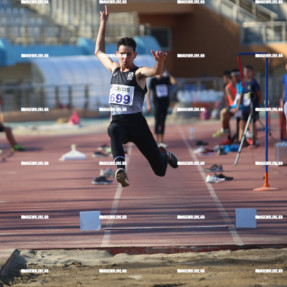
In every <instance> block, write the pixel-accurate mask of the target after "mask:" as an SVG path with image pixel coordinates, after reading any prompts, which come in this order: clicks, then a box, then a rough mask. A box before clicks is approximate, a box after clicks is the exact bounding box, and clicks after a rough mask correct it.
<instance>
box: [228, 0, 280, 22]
mask: <svg viewBox="0 0 287 287" xmlns="http://www.w3.org/2000/svg"><path fill="white" fill-rule="evenodd" d="M229 1H230V2H233V3H234V4H235V5H237V6H238V7H241V8H243V9H244V10H247V11H248V12H249V13H251V14H252V15H254V16H255V17H256V19H257V20H259V21H274V20H276V19H278V15H277V14H276V13H275V12H273V11H271V10H269V9H267V8H265V7H264V6H262V5H259V4H256V3H255V1H251V0H229Z"/></svg>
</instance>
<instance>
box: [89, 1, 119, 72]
mask: <svg viewBox="0 0 287 287" xmlns="http://www.w3.org/2000/svg"><path fill="white" fill-rule="evenodd" d="M100 14H101V24H100V28H99V32H98V36H97V40H96V48H95V55H96V56H97V57H98V59H99V60H100V61H101V63H102V64H103V65H104V66H105V67H106V68H107V69H108V70H109V71H111V72H113V70H114V69H115V68H116V67H117V66H118V63H116V62H113V61H112V59H111V58H110V57H108V55H107V54H106V53H105V33H106V23H107V21H108V17H109V11H108V6H107V5H105V11H100Z"/></svg>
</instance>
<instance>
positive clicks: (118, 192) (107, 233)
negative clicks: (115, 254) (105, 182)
mask: <svg viewBox="0 0 287 287" xmlns="http://www.w3.org/2000/svg"><path fill="white" fill-rule="evenodd" d="M132 147H133V144H132V143H131V142H130V143H129V144H128V158H127V159H126V160H125V161H126V170H128V164H129V161H130V158H131V153H132ZM122 191H123V187H122V186H121V184H119V183H118V186H117V190H116V193H115V196H114V200H113V204H112V210H111V213H110V215H116V213H117V211H118V205H119V200H120V198H121V195H122ZM113 222H114V219H109V220H108V222H107V223H106V225H105V227H109V228H112V226H113ZM111 232H112V230H110V229H106V230H105V233H104V238H103V240H102V244H101V247H109V243H110V238H111Z"/></svg>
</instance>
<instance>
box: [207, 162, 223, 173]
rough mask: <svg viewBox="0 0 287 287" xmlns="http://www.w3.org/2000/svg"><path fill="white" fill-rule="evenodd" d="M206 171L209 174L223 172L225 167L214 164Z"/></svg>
mask: <svg viewBox="0 0 287 287" xmlns="http://www.w3.org/2000/svg"><path fill="white" fill-rule="evenodd" d="M204 171H208V172H221V171H223V167H222V165H221V164H220V165H217V164H214V165H212V166H211V167H210V168H206V169H205V170H204Z"/></svg>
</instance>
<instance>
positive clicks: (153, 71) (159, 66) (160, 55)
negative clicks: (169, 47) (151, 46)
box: [136, 50, 167, 78]
mask: <svg viewBox="0 0 287 287" xmlns="http://www.w3.org/2000/svg"><path fill="white" fill-rule="evenodd" d="M151 52H152V54H153V57H154V59H155V60H156V63H155V65H154V67H153V68H149V67H141V68H139V69H138V70H137V71H136V74H137V76H138V77H139V78H147V77H153V76H155V75H160V74H162V73H163V64H164V61H165V59H166V56H167V53H165V52H162V51H156V52H154V51H153V50H151Z"/></svg>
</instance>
